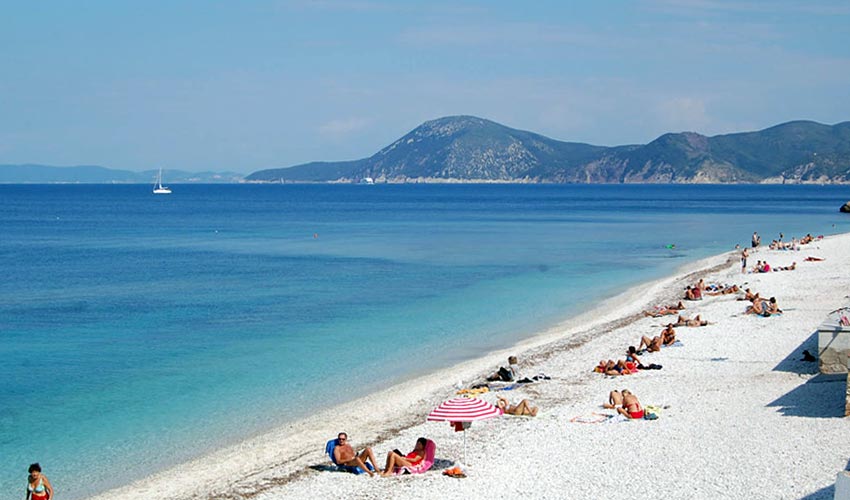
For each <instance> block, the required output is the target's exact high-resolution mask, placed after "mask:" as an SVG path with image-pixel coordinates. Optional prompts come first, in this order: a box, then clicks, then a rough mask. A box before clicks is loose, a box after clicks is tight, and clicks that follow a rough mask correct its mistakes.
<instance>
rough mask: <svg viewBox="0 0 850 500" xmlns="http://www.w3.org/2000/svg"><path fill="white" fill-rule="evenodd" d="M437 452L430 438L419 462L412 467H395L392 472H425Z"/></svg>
mask: <svg viewBox="0 0 850 500" xmlns="http://www.w3.org/2000/svg"><path fill="white" fill-rule="evenodd" d="M436 452H437V445H436V444H435V443H434V441H431V440H430V439H429V440H428V442H427V443H426V444H425V458H424V459H423V460H422V461H421V462H419V464H417V465H414V466H413V467H396V470H394V471H393V474H396V475H398V474H404V473H407V474H422V473H424V472H427V471H428V469H430V468H431V466H433V465H434V454H435V453H436Z"/></svg>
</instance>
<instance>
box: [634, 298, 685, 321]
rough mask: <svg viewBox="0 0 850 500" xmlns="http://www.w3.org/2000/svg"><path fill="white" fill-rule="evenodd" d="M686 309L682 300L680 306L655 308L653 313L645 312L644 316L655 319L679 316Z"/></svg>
mask: <svg viewBox="0 0 850 500" xmlns="http://www.w3.org/2000/svg"><path fill="white" fill-rule="evenodd" d="M684 308H685V304H683V303H682V301H681V300H680V301H679V303H678V304H676V305H672V306H664V305H662V306H655V308H653V310H651V311H644V312H643V315H644V316H651V317H653V318H658V317H660V316H667V315H669V314H678V313H679V311H681V310H682V309H684Z"/></svg>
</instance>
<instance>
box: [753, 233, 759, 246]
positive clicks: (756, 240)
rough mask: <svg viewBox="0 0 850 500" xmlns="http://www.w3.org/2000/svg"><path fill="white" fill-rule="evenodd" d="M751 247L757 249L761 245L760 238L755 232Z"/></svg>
mask: <svg viewBox="0 0 850 500" xmlns="http://www.w3.org/2000/svg"><path fill="white" fill-rule="evenodd" d="M752 245H753V248H756V247H758V246H759V245H761V236H759V233H757V232H755V231H753V241H752Z"/></svg>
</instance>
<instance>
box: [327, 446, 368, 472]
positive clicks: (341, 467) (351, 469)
mask: <svg viewBox="0 0 850 500" xmlns="http://www.w3.org/2000/svg"><path fill="white" fill-rule="evenodd" d="M336 445H337V440H336V438H334V439H331V440H330V441H328V442H327V444H325V453H327V454H328V456H329V457H330V458H331V462H333V463H334V465H336V467H337V469H338V470H340V471H342V472H350V473H352V474H364V473H365V472H366V471H365V470H363V469H361V468H360V467H355V466H353V465H340V464H338V463H336V460H335V459H334V450H335V449H336ZM366 467H368V468H369V470H375V468H374V467H372V464H370V463H368V462H366Z"/></svg>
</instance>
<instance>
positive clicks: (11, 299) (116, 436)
mask: <svg viewBox="0 0 850 500" xmlns="http://www.w3.org/2000/svg"><path fill="white" fill-rule="evenodd" d="M172 188H173V190H174V193H173V194H172V195H169V196H155V195H153V194H151V191H150V187H149V186H144V185H0V259H2V262H3V272H2V276H3V279H2V280H0V498H10V497H12V496H14V495H18V494H22V490H23V488H24V486H25V484H24V481H25V479H26V468H27V466H28V465H29V464H30V463H31V462H35V461H38V462H40V463H41V464H42V466H43V467H44V471H45V473H46V474H47V475H48V476H49V477H50V478H51V481H52V482H53V484H54V486H55V487H56V488H57V490H59V491H60V495H61V497H62V498H63V499H67V500H74V499H78V498H82V497H85V496H86V495H89V494H92V493H95V492H98V491H101V490H105V489H107V488H110V487H114V486H117V485H120V484H123V483H127V482H129V481H131V480H133V479H138V478H140V477H143V476H146V475H148V474H150V473H152V472H155V471H158V470H161V469H162V468H165V467H168V466H170V465H173V464H176V463H179V462H182V461H185V460H187V459H190V458H193V457H195V456H197V455H199V454H201V453H203V452H205V451H208V450H211V449H214V448H217V447H220V446H222V445H225V444H230V443H234V442H238V441H240V440H242V439H244V438H246V437H248V436H251V435H254V434H256V433H257V432H260V431H263V430H266V429H269V428H271V427H274V426H276V425H279V424H281V423H283V422H285V421H286V419H293V418H297V417H300V416H305V415H309V414H310V413H312V412H313V411H315V409H317V408H318V407H321V406H326V405H331V404H335V403H339V402H342V401H346V400H349V399H352V398H354V397H356V396H359V395H362V394H365V393H367V392H371V391H374V390H377V389H379V388H382V387H385V386H386V385H387V384H389V383H392V382H395V381H399V380H400V379H401V378H402V376H401V374H402V373H406V374H408V376H409V372H410V368H411V367H414V366H415V367H419V369H420V370H421V371H422V372H425V371H428V370H432V369H435V368H438V367H444V366H448V365H451V364H454V363H456V362H458V361H460V360H464V359H468V358H470V357H475V356H477V355H480V354H483V353H485V352H487V351H489V350H491V349H493V348H497V347H505V346H508V345H510V344H512V343H514V342H516V341H517V340H519V339H521V338H524V337H527V336H529V335H532V334H534V333H536V332H539V331H540V330H542V329H544V328H546V327H547V326H551V325H553V324H554V323H557V322H559V321H561V320H563V319H565V318H566V317H569V316H570V315H572V314H575V313H577V312H580V311H582V310H583V309H584V308H586V307H588V304H590V303H591V302H592V301H594V300H596V299H598V298H600V297H604V296H610V295H613V294H615V293H617V292H619V291H620V290H622V289H623V288H624V287H627V286H630V285H634V284H636V283H638V282H641V281H646V280H649V279H654V278H658V277H661V276H663V275H665V274H669V273H670V272H672V271H673V270H675V269H676V268H678V267H680V266H682V265H684V264H686V263H687V262H690V261H693V260H696V259H699V258H702V257H705V256H708V255H710V254H715V253H718V252H721V251H725V250H730V249H732V248H733V247H734V245H735V244H736V243H740V244H742V245H745V244H748V243H749V238H750V235H751V234H752V232H753V231H755V230H757V231H759V232H760V233H761V234H762V235H763V237H762V239H763V241H765V242H768V241H769V240H770V239H771V238H775V237H777V236H778V234H779V232H780V231H782V232H784V234H785V235H786V239H790V237H791V236H800V235H803V234H805V233H807V232H810V233H812V234H815V235H817V234H833V233H838V232H848V231H850V216H848V215H846V214H840V213H838V207H839V206H840V205H841V204H843V203H844V202H845V201H847V200H848V199H850V189H848V188H847V187H840V186H839V187H836V186H666V185H665V186H656V185H645V186H621V185H613V186H607V185H606V186H587V185H375V186H353V185H175V186H173V187H172ZM673 244H674V245H675V248H672V249H671V248H668V247H667V246H668V245H673ZM317 446H320V443H319V444H317Z"/></svg>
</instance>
